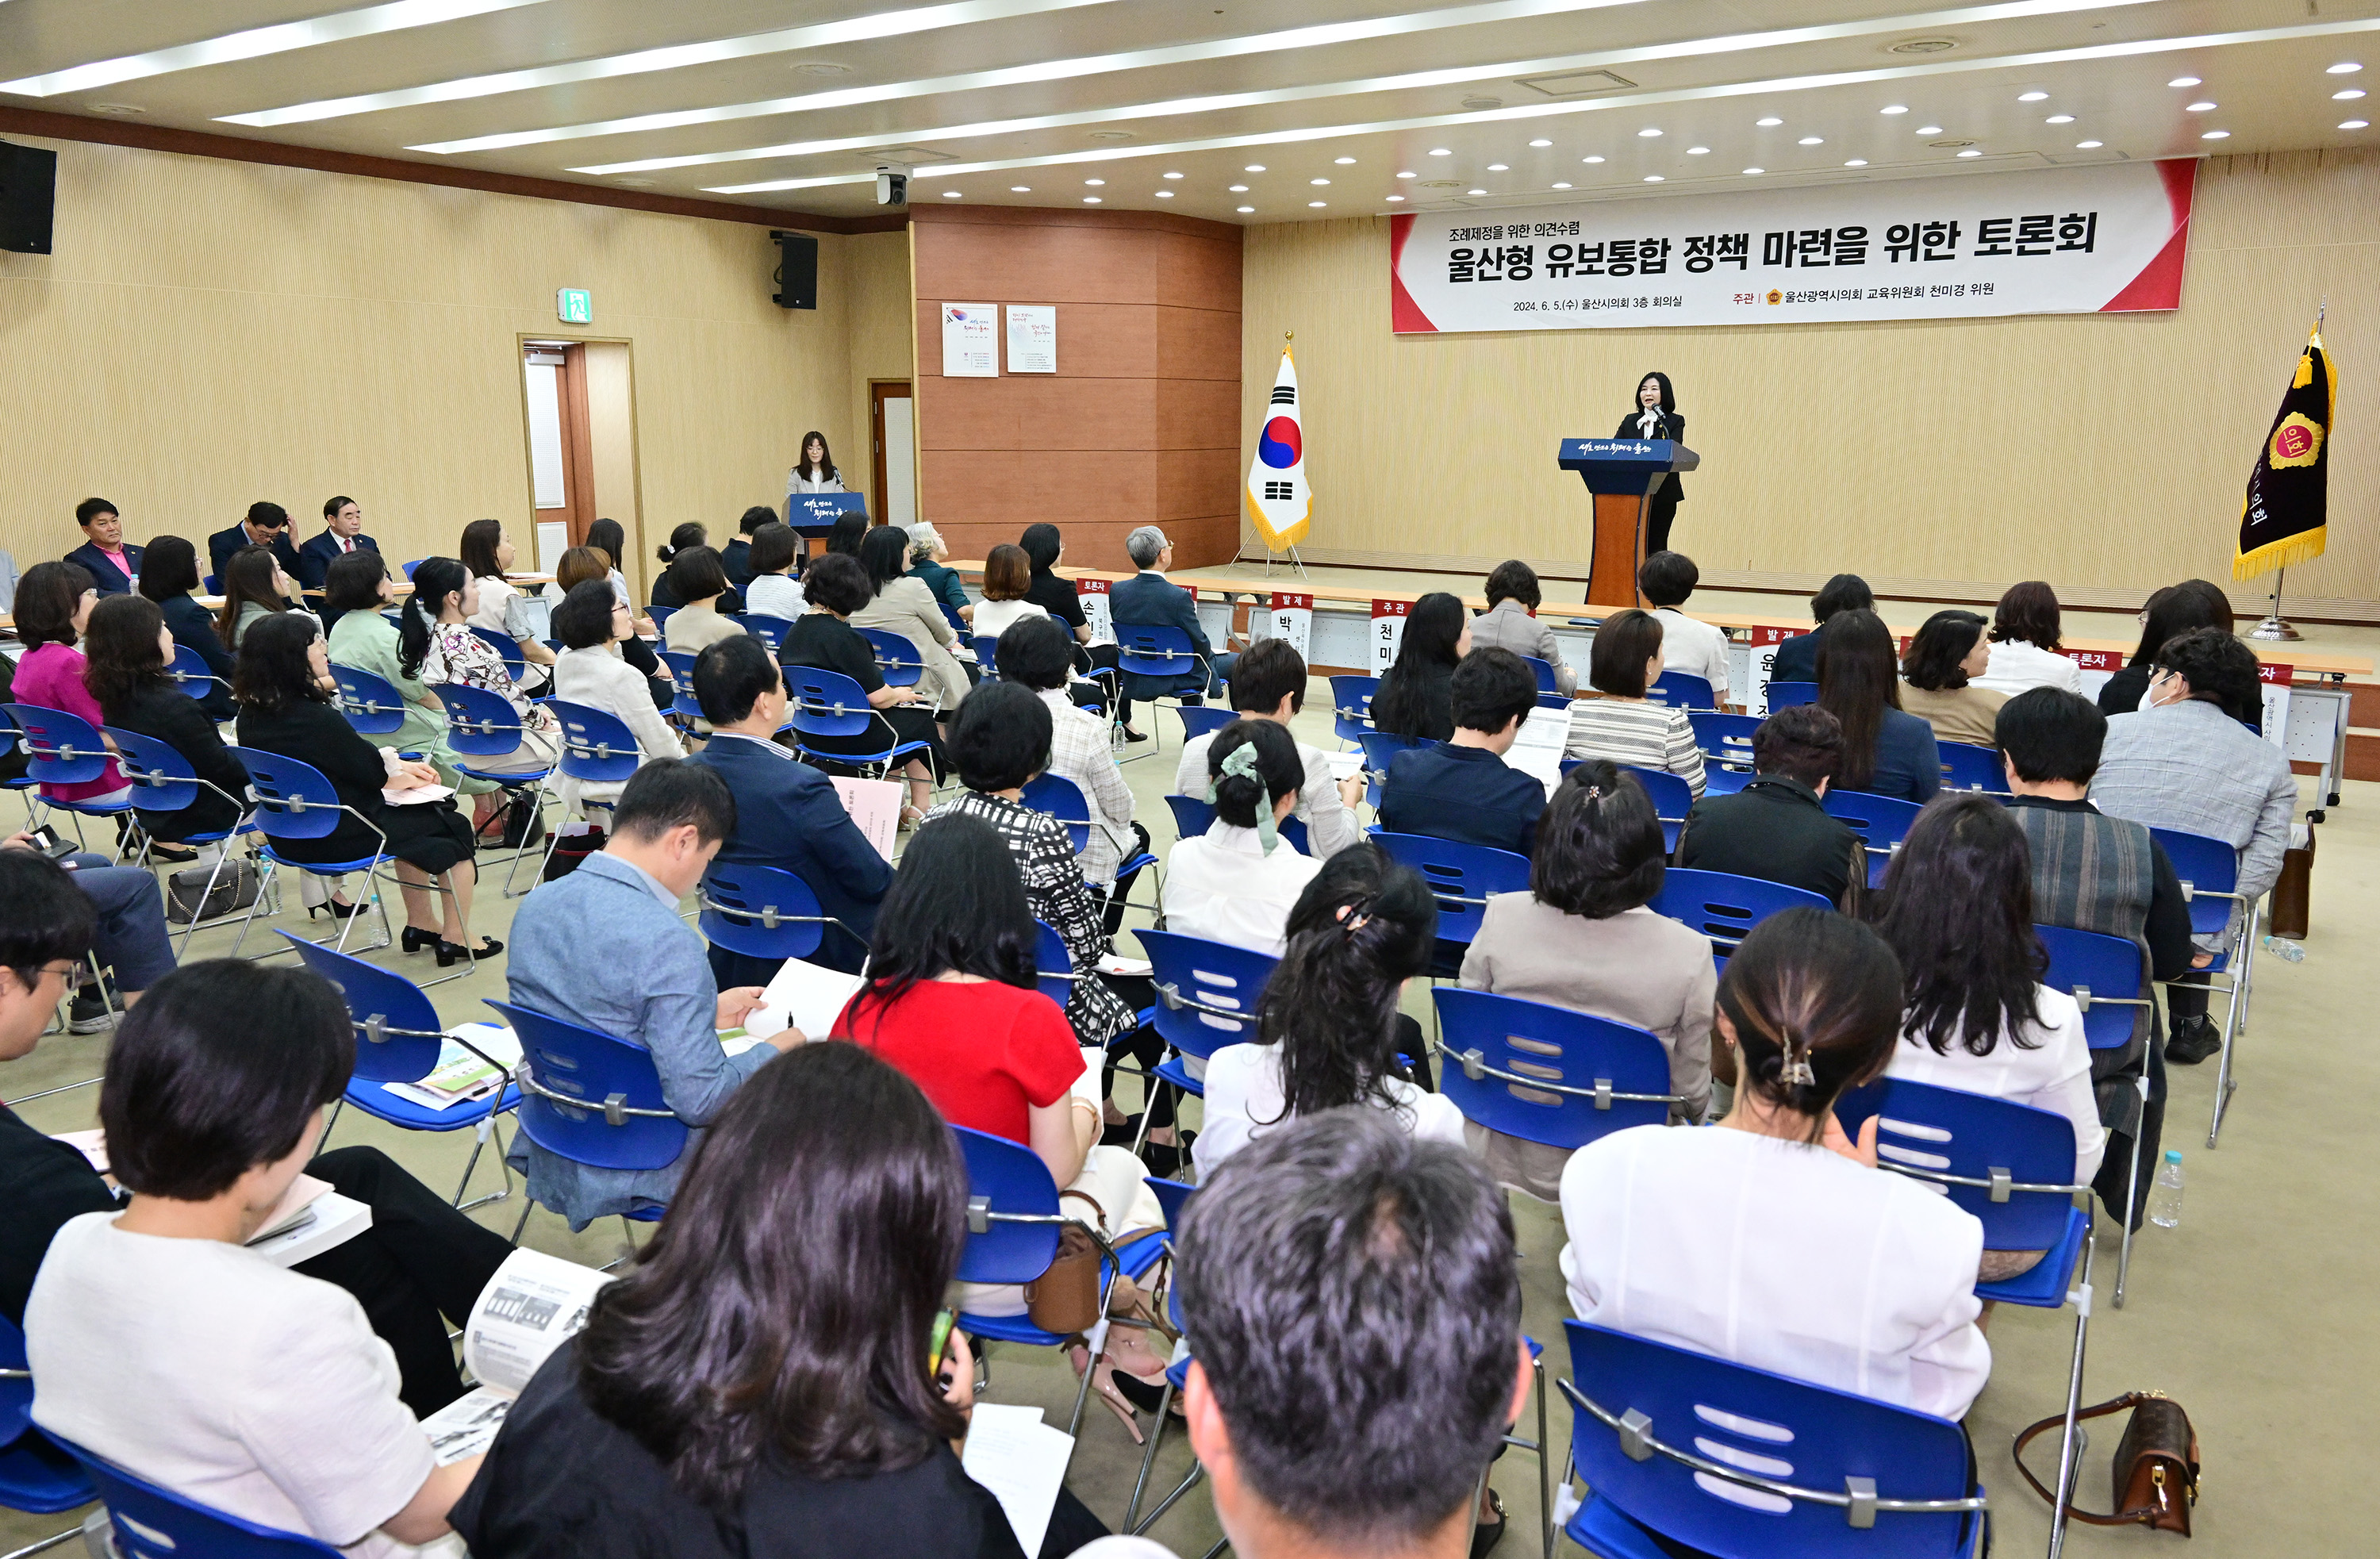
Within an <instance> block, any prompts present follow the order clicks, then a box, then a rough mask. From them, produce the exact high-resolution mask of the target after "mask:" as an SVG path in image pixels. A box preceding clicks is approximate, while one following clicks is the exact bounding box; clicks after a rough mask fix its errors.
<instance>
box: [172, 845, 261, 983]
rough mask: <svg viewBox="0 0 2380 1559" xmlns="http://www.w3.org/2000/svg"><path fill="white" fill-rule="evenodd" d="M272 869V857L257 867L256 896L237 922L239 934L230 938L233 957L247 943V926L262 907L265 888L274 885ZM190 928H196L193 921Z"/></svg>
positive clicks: (237, 954) (253, 920) (254, 919)
mask: <svg viewBox="0 0 2380 1559" xmlns="http://www.w3.org/2000/svg"><path fill="white" fill-rule="evenodd" d="M273 869H274V862H273V858H272V857H271V856H267V857H265V858H264V864H263V866H262V867H261V868H259V870H258V872H257V883H256V897H255V898H253V899H251V900H249V906H248V913H247V915H246V916H244V917H242V919H241V920H240V922H239V935H238V936H237V937H235V938H233V939H232V944H231V956H233V957H235V958H237V957H238V956H239V950H240V949H241V948H242V947H244V946H246V945H247V944H248V928H249V926H251V925H253V924H254V923H255V921H256V912H257V911H258V910H259V909H261V908H263V907H264V898H265V890H266V889H268V888H271V887H273V885H274V877H273ZM191 929H192V930H193V931H195V930H197V929H198V928H197V925H196V923H195V922H193V924H192V926H191Z"/></svg>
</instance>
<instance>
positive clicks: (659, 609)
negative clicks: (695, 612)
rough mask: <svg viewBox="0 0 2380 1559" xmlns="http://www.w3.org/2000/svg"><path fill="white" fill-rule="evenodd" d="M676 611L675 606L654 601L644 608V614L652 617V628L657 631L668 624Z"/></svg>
mask: <svg viewBox="0 0 2380 1559" xmlns="http://www.w3.org/2000/svg"><path fill="white" fill-rule="evenodd" d="M676 611H677V608H676V607H674V606H663V605H662V604H661V603H659V602H655V603H653V604H652V605H650V606H648V607H646V608H645V615H646V616H648V617H650V618H651V619H652V621H653V628H654V630H655V631H656V632H658V631H659V630H661V629H662V628H663V627H667V626H668V624H669V620H670V617H671V615H672V614H674V613H675V612H676Z"/></svg>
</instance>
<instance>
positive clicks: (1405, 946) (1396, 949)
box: [1183, 722, 1709, 1180]
mask: <svg viewBox="0 0 2380 1559" xmlns="http://www.w3.org/2000/svg"><path fill="white" fill-rule="evenodd" d="M1244 724H1253V722H1247V723H1244ZM1233 728H1235V729H1236V728H1237V727H1233ZM1234 750H1236V751H1243V752H1245V751H1247V750H1248V748H1247V747H1245V746H1243V747H1240V748H1237V749H1234ZM1183 843H1184V844H1185V845H1189V844H1196V843H1198V841H1196V840H1195V839H1189V840H1184V841H1183ZM1295 919H1296V921H1297V924H1298V931H1297V934H1296V935H1295V936H1294V937H1293V938H1291V939H1290V940H1289V943H1288V944H1287V947H1286V950H1285V951H1284V952H1282V953H1281V963H1280V964H1279V965H1278V966H1277V967H1276V968H1274V969H1273V973H1272V978H1271V979H1270V980H1267V981H1266V982H1265V988H1264V997H1263V1005H1262V1006H1261V1007H1260V1008H1259V1010H1258V1017H1257V1036H1258V1037H1257V1041H1255V1042H1254V1043H1249V1044H1236V1045H1226V1046H1224V1047H1223V1048H1222V1049H1221V1050H1219V1051H1217V1052H1216V1053H1215V1054H1213V1055H1212V1056H1210V1057H1208V1061H1207V1099H1206V1127H1205V1129H1204V1130H1203V1131H1201V1132H1200V1133H1199V1135H1198V1145H1197V1149H1196V1151H1195V1152H1194V1153H1193V1154H1192V1156H1193V1157H1194V1158H1195V1159H1196V1161H1197V1164H1198V1177H1199V1178H1200V1179H1201V1180H1204V1179H1205V1178H1206V1177H1207V1176H1208V1175H1211V1174H1212V1173H1214V1170H1215V1167H1216V1166H1217V1165H1218V1164H1220V1163H1222V1162H1223V1161H1224V1160H1225V1159H1227V1158H1229V1157H1231V1156H1232V1155H1233V1154H1234V1153H1236V1152H1238V1151H1240V1150H1241V1149H1243V1148H1245V1147H1246V1146H1247V1145H1248V1143H1249V1142H1250V1141H1252V1140H1254V1139H1257V1138H1259V1137H1262V1136H1265V1135H1267V1134H1268V1133H1269V1131H1270V1130H1271V1129H1273V1128H1275V1127H1280V1126H1281V1125H1282V1124H1283V1123H1285V1122H1287V1121H1288V1120H1290V1119H1292V1118H1293V1117H1294V1116H1299V1115H1312V1114H1320V1113H1321V1112H1322V1111H1325V1110H1335V1109H1338V1108H1340V1107H1341V1106H1342V1105H1351V1104H1361V1105H1367V1106H1369V1107H1370V1108H1373V1109H1376V1110H1384V1111H1387V1112H1389V1113H1390V1115H1391V1116H1392V1117H1393V1118H1394V1119H1395V1120H1396V1122H1397V1124H1398V1125H1399V1126H1401V1127H1404V1128H1405V1129H1406V1130H1407V1131H1410V1132H1412V1133H1413V1134H1414V1135H1415V1137H1422V1138H1428V1139H1432V1140H1435V1141H1439V1142H1444V1143H1447V1144H1449V1145H1451V1146H1453V1147H1458V1148H1459V1147H1461V1146H1463V1112H1461V1111H1460V1110H1458V1109H1456V1108H1455V1107H1454V1103H1453V1101H1451V1100H1450V1099H1448V1098H1447V1097H1446V1096H1445V1095H1443V1094H1439V1093H1430V1092H1427V1091H1426V1090H1423V1089H1421V1088H1419V1087H1417V1086H1415V1083H1414V1082H1413V1080H1412V1075H1411V1073H1410V1071H1409V1070H1408V1068H1407V1067H1406V1066H1405V1064H1404V1063H1403V1062H1402V1061H1400V1060H1399V1059H1398V1057H1399V1054H1400V1053H1401V1052H1403V1050H1404V1047H1405V1046H1407V1045H1409V1044H1411V1043H1413V1042H1414V1041H1415V1038H1416V1037H1417V1035H1409V1034H1408V1033H1407V1032H1406V1031H1405V1027H1404V1024H1403V1023H1400V1022H1399V1019H1400V1018H1403V1017H1404V1015H1403V1013H1401V1012H1400V1011H1398V1005H1399V1003H1400V1001H1401V999H1402V998H1403V994H1404V988H1405V981H1406V980H1411V979H1413V978H1414V977H1415V976H1416V975H1427V974H1428V972H1429V963H1430V957H1431V955H1432V953H1433V952H1434V950H1435V949H1436V947H1437V945H1438V901H1437V900H1436V899H1435V898H1433V897H1432V896H1431V895H1430V891H1429V884H1428V883H1426V882H1424V881H1423V880H1422V875H1421V873H1420V872H1418V871H1414V870H1413V869H1412V868H1411V867H1407V866H1400V865H1398V864H1396V863H1395V862H1394V861H1391V860H1390V859H1388V857H1387V855H1386V854H1385V853H1384V852H1383V851H1381V849H1380V848H1379V847H1378V846H1376V845H1371V844H1365V845H1361V846H1355V847H1353V848H1350V849H1345V850H1342V851H1341V852H1339V854H1337V855H1335V856H1332V857H1331V858H1330V860H1329V861H1328V862H1327V863H1326V864H1324V865H1323V866H1322V867H1321V869H1320V871H1319V873H1318V875H1316V876H1314V877H1313V879H1312V880H1311V881H1310V882H1309V883H1307V884H1306V886H1305V892H1304V893H1302V894H1301V895H1299V896H1298V900H1297V903H1296V906H1295ZM1704 962H1705V963H1706V964H1707V963H1708V962H1709V960H1708V959H1707V958H1706V959H1705V960H1704ZM1407 1021H1408V1022H1409V1021H1410V1020H1409V1019H1408V1020H1407Z"/></svg>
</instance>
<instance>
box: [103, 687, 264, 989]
mask: <svg viewBox="0 0 2380 1559" xmlns="http://www.w3.org/2000/svg"><path fill="white" fill-rule="evenodd" d="M103 730H104V731H105V732H106V734H107V737H108V739H110V740H111V741H113V742H115V766H116V767H117V768H119V769H121V770H123V771H124V777H125V778H126V779H128V780H129V781H130V782H131V783H132V803H133V806H134V807H135V808H136V809H137V810H140V811H143V812H178V811H184V810H188V807H189V806H190V804H191V803H192V802H194V801H196V800H197V799H198V798H199V792H200V789H201V788H204V789H207V790H211V791H212V792H214V793H215V794H216V795H217V796H220V797H222V798H224V799H225V800H226V801H228V802H230V803H231V804H232V806H233V808H234V810H235V811H236V812H237V817H236V818H235V820H234V822H232V824H231V826H230V827H228V828H208V829H192V830H189V831H188V832H187V833H185V834H183V835H182V838H181V840H180V842H181V843H182V844H185V845H212V844H217V843H220V842H221V841H223V840H225V839H228V838H230V837H231V836H232V835H233V834H244V833H246V832H247V831H248V828H249V822H248V798H246V797H245V796H234V795H231V794H230V793H229V792H227V791H225V789H224V788H223V787H222V786H219V785H216V784H214V783H213V782H212V781H209V780H202V779H200V777H199V774H198V771H197V770H196V769H194V768H192V767H191V766H190V761H189V760H188V758H185V757H184V756H182V753H181V750H180V749H177V748H175V747H173V746H171V745H170V744H168V743H165V742H162V741H159V740H158V739H157V738H156V737H144V736H142V735H141V734H140V732H138V731H127V730H121V729H119V728H117V727H116V726H114V725H108V726H104V727H103ZM151 844H152V840H151V838H150V836H149V832H148V830H147V829H146V828H142V829H141V830H140V865H142V866H144V867H145V866H147V865H149V864H150V861H149V846H150V845H151ZM228 863H229V859H228V854H227V853H226V854H225V855H223V856H219V857H218V858H217V859H216V861H215V864H214V867H213V869H212V871H209V872H208V873H207V885H206V889H205V891H204V892H203V893H201V894H200V898H199V901H200V903H202V904H203V903H204V902H206V896H207V895H208V894H212V893H213V892H214V887H215V880H216V878H218V877H219V876H221V875H222V873H223V869H224V867H225V865H227V864H228ZM198 929H199V922H198V921H197V920H192V921H191V922H190V924H189V926H188V928H187V929H185V930H184V931H183V932H182V946H181V947H180V948H177V949H176V956H179V954H180V953H182V952H184V951H187V950H188V947H189V943H190V938H191V937H192V936H194V935H196V934H197V933H198Z"/></svg>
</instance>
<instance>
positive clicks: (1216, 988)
mask: <svg viewBox="0 0 2380 1559" xmlns="http://www.w3.org/2000/svg"><path fill="white" fill-rule="evenodd" d="M1140 950H1141V952H1142V954H1143V955H1144V956H1147V959H1148V962H1149V966H1150V967H1149V974H1148V978H1149V981H1150V983H1151V984H1153V985H1155V986H1156V987H1157V1005H1156V1006H1155V1007H1154V1008H1153V1009H1151V1010H1152V1011H1154V1012H1155V1014H1156V1023H1157V1033H1158V1037H1159V1038H1160V1039H1162V1040H1163V1041H1165V1042H1166V1043H1167V1044H1170V1045H1172V1047H1173V1048H1174V1049H1176V1050H1178V1051H1180V1052H1181V1053H1182V1054H1184V1055H1196V1056H1200V1057H1205V1056H1208V1055H1212V1054H1215V1052H1217V1051H1219V1050H1220V1049H1222V1048H1223V1047H1224V1046H1226V1045H1236V1044H1253V1043H1255V1042H1256V1038H1257V1003H1258V1002H1259V1001H1261V1000H1262V999H1263V996H1264V987H1265V981H1266V980H1269V979H1270V978H1272V971H1273V966H1274V965H1275V964H1277V963H1279V962H1280V960H1279V959H1277V958H1274V957H1271V956H1269V955H1267V954H1263V953H1252V952H1250V951H1248V949H1246V948H1245V947H1230V946H1226V945H1225V944H1222V943H1220V942H1209V941H1208V940H1207V939H1206V938H1204V937H1197V936H1184V935H1182V934H1180V933H1179V932H1141V933H1140ZM1201 1008H1213V1009H1215V1010H1212V1011H1201V1010H1200V1009H1201ZM1234 1014H1237V1015H1241V1016H1233V1015H1234Z"/></svg>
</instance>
